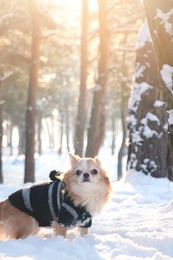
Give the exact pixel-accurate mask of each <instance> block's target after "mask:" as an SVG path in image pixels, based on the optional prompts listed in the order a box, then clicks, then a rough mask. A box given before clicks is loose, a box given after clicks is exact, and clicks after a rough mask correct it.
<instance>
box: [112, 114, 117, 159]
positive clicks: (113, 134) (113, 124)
mask: <svg viewBox="0 0 173 260" xmlns="http://www.w3.org/2000/svg"><path fill="white" fill-rule="evenodd" d="M111 127H112V142H111V154H112V155H114V154H115V140H116V139H115V136H116V135H115V115H114V114H113V115H112V116H111Z"/></svg>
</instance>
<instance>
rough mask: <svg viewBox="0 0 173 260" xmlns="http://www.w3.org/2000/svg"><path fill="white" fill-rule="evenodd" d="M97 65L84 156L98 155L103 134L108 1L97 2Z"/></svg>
mask: <svg viewBox="0 0 173 260" xmlns="http://www.w3.org/2000/svg"><path fill="white" fill-rule="evenodd" d="M98 3H99V39H100V46H99V64H98V79H97V81H96V86H95V89H94V97H93V102H92V111H91V118H90V126H89V128H88V141H87V148H86V156H87V157H94V156H96V155H97V154H98V152H99V149H100V146H101V145H102V143H103V139H104V134H105V120H106V114H105V104H106V93H107V83H108V71H109V51H110V49H109V47H110V46H109V32H108V1H107V0H99V1H98Z"/></svg>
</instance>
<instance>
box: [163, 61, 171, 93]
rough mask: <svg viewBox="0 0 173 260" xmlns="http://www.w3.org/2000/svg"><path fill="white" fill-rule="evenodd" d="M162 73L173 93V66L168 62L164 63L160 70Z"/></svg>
mask: <svg viewBox="0 0 173 260" xmlns="http://www.w3.org/2000/svg"><path fill="white" fill-rule="evenodd" d="M160 74H161V76H162V79H163V81H164V83H165V85H166V87H167V88H168V89H169V90H170V91H171V93H172V94H173V90H172V85H173V67H171V66H170V65H168V64H164V65H163V68H162V70H161V71H160Z"/></svg>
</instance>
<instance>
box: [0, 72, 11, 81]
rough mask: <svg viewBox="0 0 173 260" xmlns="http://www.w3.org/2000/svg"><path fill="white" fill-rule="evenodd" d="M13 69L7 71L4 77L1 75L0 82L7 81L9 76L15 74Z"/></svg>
mask: <svg viewBox="0 0 173 260" xmlns="http://www.w3.org/2000/svg"><path fill="white" fill-rule="evenodd" d="M13 73H14V72H13V71H9V72H8V73H6V74H5V75H4V76H3V77H0V82H3V81H5V80H6V79H8V78H9V77H11V76H12V75H13Z"/></svg>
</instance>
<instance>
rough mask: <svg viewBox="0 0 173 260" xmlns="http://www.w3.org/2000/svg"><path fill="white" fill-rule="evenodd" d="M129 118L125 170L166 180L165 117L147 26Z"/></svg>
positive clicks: (139, 51)
mask: <svg viewBox="0 0 173 260" xmlns="http://www.w3.org/2000/svg"><path fill="white" fill-rule="evenodd" d="M144 39H145V41H144ZM129 114H130V117H129V148H128V167H129V169H135V170H137V171H141V172H143V173H144V174H151V175H152V176H154V177H165V176H167V162H166V157H167V130H166V129H165V126H166V124H167V116H166V110H165V105H164V102H163V101H161V88H160V86H159V73H158V69H157V62H156V57H155V53H154V49H153V45H152V42H151V36H150V33H149V30H148V25H147V23H145V24H144V26H143V28H142V30H141V32H140V34H139V38H138V45H137V58H136V77H135V81H134V89H133V93H132V98H131V103H130V109H129Z"/></svg>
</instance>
